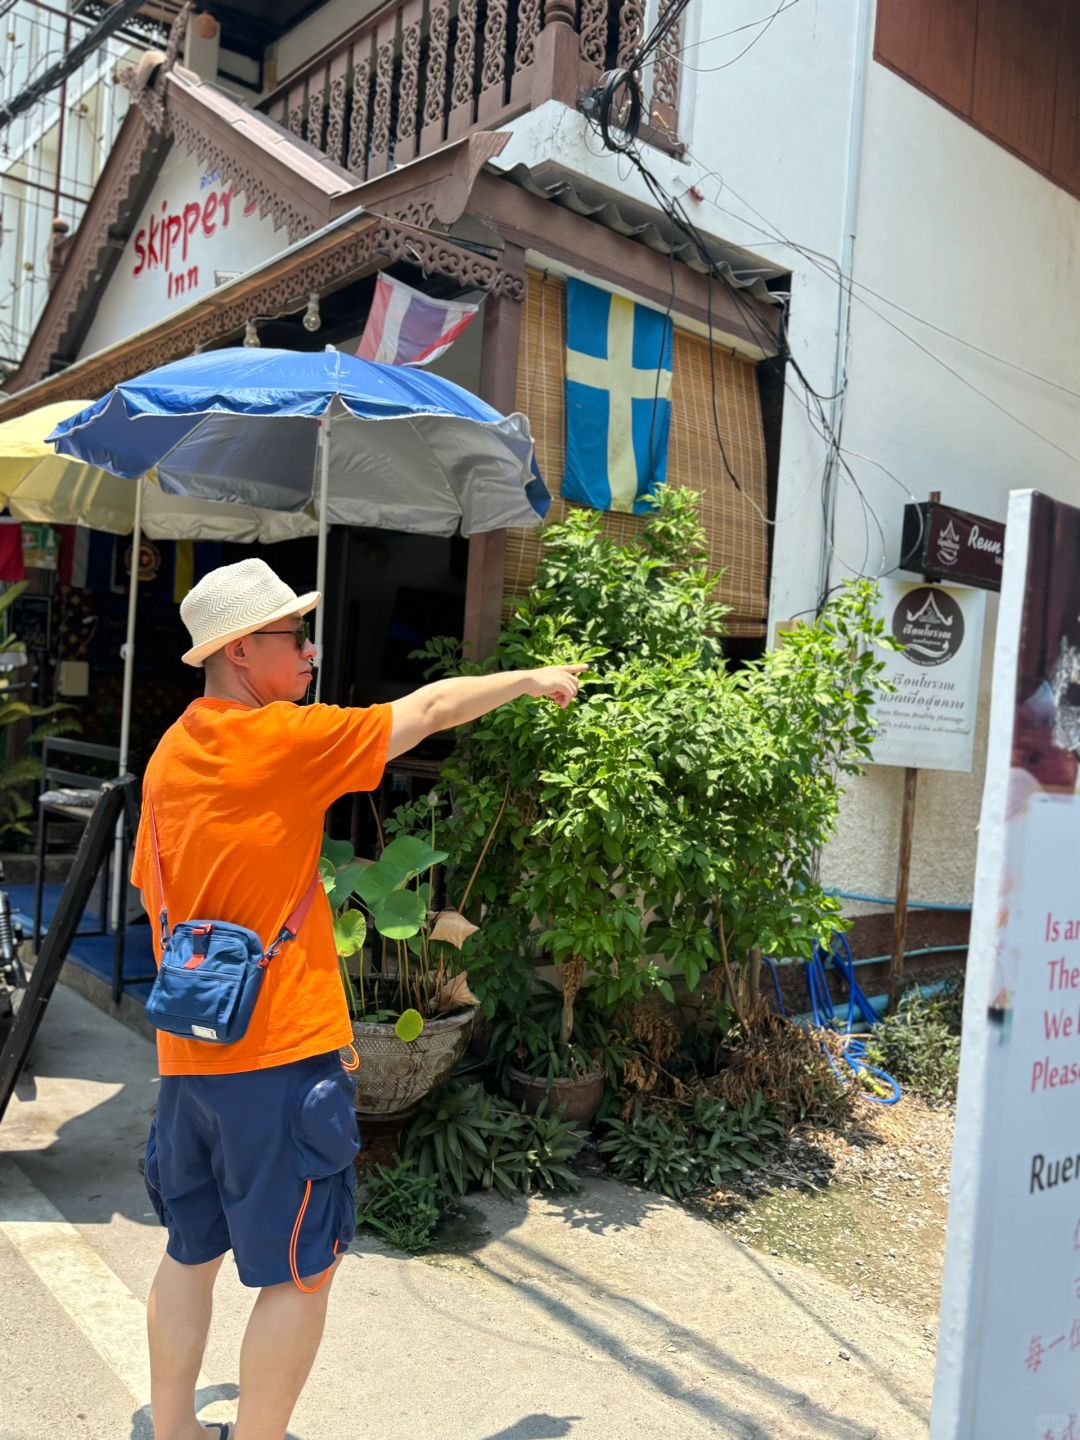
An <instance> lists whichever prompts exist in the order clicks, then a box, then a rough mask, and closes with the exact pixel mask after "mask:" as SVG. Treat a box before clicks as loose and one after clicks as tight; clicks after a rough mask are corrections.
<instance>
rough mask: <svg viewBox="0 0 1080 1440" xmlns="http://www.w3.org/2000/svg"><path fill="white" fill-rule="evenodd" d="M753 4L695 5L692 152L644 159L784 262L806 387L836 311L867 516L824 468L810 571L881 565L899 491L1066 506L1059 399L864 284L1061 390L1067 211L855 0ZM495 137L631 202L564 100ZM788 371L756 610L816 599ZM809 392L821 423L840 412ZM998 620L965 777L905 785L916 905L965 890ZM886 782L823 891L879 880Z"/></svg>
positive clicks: (828, 361)
mask: <svg viewBox="0 0 1080 1440" xmlns="http://www.w3.org/2000/svg"><path fill="white" fill-rule="evenodd" d="M771 8H772V7H769V6H765V7H762V6H760V4H758V3H756V0H732V3H730V4H729V5H726V6H725V7H724V16H723V23H722V24H719V23H716V22H715V21H714V19H713V16H714V13H715V11H714V8H713V7H712V6H708V5H698V6H692V7H691V9H690V11H689V12H688V19H687V29H686V31H685V33H684V37H683V41H684V44H685V45H687V46H690V47H692V48H690V49H687V50H686V51H684V58H685V60H686V61H687V63H688V65H690V64H692V65H693V66H694V67H696V68H695V69H694V70H690V69H689V68H687V69H685V70H684V72H683V75H682V85H683V103H682V107H681V123H680V134H681V135H682V137H683V138H684V139H685V140H686V141H687V144H688V151H687V154H686V156H685V157H683V158H682V159H681V160H678V159H673V158H671V157H668V156H665V155H664V154H662V153H661V152H659V151H648V150H647V151H646V152H645V154H646V159H647V163H648V164H649V166H650V168H651V169H652V170H653V172H654V173H655V174H656V175H657V177H658V178H659V179H660V180H661V181H662V183H663V184H664V185H665V186H666V187H667V188H668V189H669V190H670V191H672V192H673V193H675V194H678V195H679V196H681V197H682V198H683V199H684V202H685V204H686V206H687V208H688V210H689V211H690V213H691V215H692V216H693V218H694V219H695V221H696V223H697V224H698V225H699V226H700V227H701V228H702V230H703V231H705V232H706V233H708V234H710V235H712V236H714V237H717V238H719V239H722V240H725V241H727V242H729V243H731V244H734V245H738V246H741V247H743V248H744V249H746V250H748V251H752V252H756V253H757V254H758V255H760V256H761V257H762V258H763V259H767V260H768V261H769V262H771V263H775V264H777V265H779V266H781V267H784V268H787V269H789V270H790V271H791V274H792V281H791V323H790V331H789V340H790V344H791V350H792V353H793V355H794V357H795V359H796V360H797V361H798V363H799V365H800V366H801V368H802V370H803V372H804V374H805V376H806V378H807V379H808V380H809V382H810V384H811V385H813V387H814V388H815V389H816V390H817V391H819V392H820V394H821V395H822V396H828V395H830V394H831V393H832V391H833V390H834V388H835V375H836V364H837V333H838V325H839V324H840V322H843V323H844V325H845V326H849V329H848V341H847V353H846V367H847V377H848V380H847V393H846V398H845V401H844V404H843V409H842V415H843V431H842V437H843V445H844V449H845V452H846V457H847V459H848V462H849V464H850V465H851V467H852V469H853V470H854V472H855V476H856V478H857V480H858V484H859V487H860V488H861V490H862V491H863V494H864V495H865V497H866V507H865V509H864V506H863V503H862V502H861V501H860V500H859V498H858V495H857V492H856V490H855V487H854V485H853V484H852V483H851V481H850V480H848V479H846V478H841V480H840V482H839V495H838V500H837V506H836V522H835V537H834V551H833V554H832V555H831V557H830V558H829V567H828V579H829V582H830V583H832V584H835V583H837V582H838V581H839V580H841V579H843V578H845V577H847V576H849V575H851V574H855V573H870V574H877V573H880V572H881V571H883V570H889V569H890V568H891V567H893V566H895V564H896V563H897V561H898V559H899V551H900V529H901V524H902V516H903V507H904V503H905V501H907V500H909V499H910V498H912V497H913V496H914V497H916V498H918V499H925V498H926V497H927V495H928V494H929V492H930V491H931V490H940V491H941V493H942V498H943V499H944V500H945V501H946V502H948V503H952V504H955V505H958V506H960V507H962V508H965V509H969V510H972V511H975V512H977V513H981V514H985V515H989V516H992V517H996V518H1004V515H1005V509H1006V504H1007V497H1008V493H1009V490H1010V489H1013V488H1023V487H1027V486H1032V485H1034V486H1036V487H1037V488H1039V489H1042V490H1045V491H1047V492H1048V493H1050V494H1053V495H1055V496H1058V497H1060V498H1063V499H1069V500H1072V501H1073V502H1074V503H1077V504H1080V400H1078V399H1077V397H1076V395H1070V394H1066V393H1065V392H1064V391H1063V390H1061V389H1055V388H1054V387H1053V386H1052V385H1048V384H1046V383H1044V382H1043V381H1040V380H1036V379H1033V378H1031V377H1030V376H1026V375H1024V374H1022V373H1021V372H1020V371H1018V370H1016V369H1014V368H1010V366H1008V365H1005V364H1003V363H1001V361H1000V360H998V359H990V358H987V357H986V356H983V355H980V354H979V353H977V351H975V350H974V349H972V348H970V346H968V345H964V344H962V343H959V341H957V340H954V339H950V338H948V336H946V335H942V334H940V333H938V332H937V331H935V330H934V329H931V328H929V326H927V325H925V324H922V323H920V321H918V320H916V319H912V318H910V316H908V315H905V314H903V313H902V312H901V311H900V310H897V309H895V308H893V307H890V306H889V305H888V304H886V303H884V302H883V301H881V300H879V299H878V298H876V297H875V296H874V295H871V294H870V293H869V291H867V290H861V289H859V287H860V286H866V287H870V289H872V290H874V291H876V292H878V294H880V295H881V296H885V297H888V300H890V301H892V302H893V306H897V305H898V306H902V307H903V308H904V309H905V310H907V311H910V312H912V314H914V315H916V316H922V317H925V318H926V320H928V321H930V322H931V323H932V324H933V325H934V326H937V327H939V328H940V329H941V330H945V331H948V332H951V333H952V334H953V335H956V336H959V337H962V339H964V340H967V341H969V342H971V343H972V344H974V345H978V346H980V347H981V348H982V349H984V350H986V351H988V352H990V354H991V355H993V356H998V357H1003V358H1005V359H1007V360H1009V361H1011V362H1013V365H1019V366H1023V367H1026V368H1028V369H1030V370H1032V371H1035V372H1038V373H1039V374H1041V375H1043V376H1046V377H1048V378H1050V379H1052V380H1054V381H1056V382H1057V383H1058V385H1060V386H1065V387H1067V388H1068V389H1071V390H1073V391H1076V392H1080V346H1078V345H1077V344H1076V343H1075V336H1074V334H1073V328H1074V327H1073V326H1072V325H1071V323H1070V320H1069V317H1071V316H1073V315H1075V314H1076V313H1078V310H1080V202H1077V200H1075V199H1074V198H1073V197H1071V196H1070V195H1068V194H1067V193H1066V192H1064V191H1062V190H1060V189H1058V188H1057V187H1055V186H1053V185H1051V184H1050V183H1049V182H1048V181H1047V180H1045V179H1044V178H1043V177H1042V176H1040V175H1039V174H1038V173H1036V172H1035V171H1034V170H1032V169H1031V168H1030V167H1028V166H1025V165H1024V164H1022V163H1021V162H1020V161H1019V160H1017V159H1016V158H1015V157H1013V156H1012V155H1011V154H1009V152H1007V151H1006V150H1004V149H1002V148H1001V147H1000V146H998V145H995V144H994V143H993V142H992V141H990V140H989V139H987V138H986V137H984V136H982V135H980V134H979V133H978V132H977V131H976V130H974V129H973V128H972V127H971V126H968V125H966V124H965V123H964V122H963V121H961V120H960V119H958V118H957V117H956V116H954V115H952V114H951V113H950V112H949V111H947V110H946V109H944V107H942V106H940V105H938V104H936V103H935V102H934V101H933V100H931V99H930V98H929V97H927V96H926V95H924V94H923V93H922V92H921V91H918V90H917V89H915V88H914V87H913V86H911V85H909V84H907V83H906V82H905V81H903V80H902V79H900V78H899V77H898V76H896V75H894V74H893V73H892V72H890V71H888V70H886V69H885V68H884V67H882V66H880V65H878V64H877V63H876V62H874V61H873V60H872V37H873V19H874V16H873V0H867V3H865V4H864V3H862V0H804V3H800V4H798V5H795V6H792V7H790V8H789V9H786V10H784V11H782V12H781V13H780V14H779V15H777V17H776V19H775V21H774V22H773V23H772V24H771V25H770V26H768V27H767V28H766V27H764V26H763V25H754V24H753V22H755V21H759V20H761V19H762V17H763V14H764V15H765V16H766V17H767V14H768V12H769V10H770V9H771ZM743 27H750V28H743ZM720 31H724V32H730V33H725V34H722V35H721V34H719V32H720ZM755 36H756V37H757V39H756V42H755V43H754V45H753V47H752V48H751V49H750V50H748V51H746V53H745V54H740V52H741V51H743V50H744V48H745V46H746V45H747V43H748V41H750V40H752V39H754V37H755ZM702 39H707V43H701V44H698V43H695V42H697V41H699V40H702ZM514 130H515V135H514V139H513V141H512V143H511V145H510V146H509V147H508V149H507V151H506V152H505V153H504V156H503V157H502V161H501V163H503V164H507V165H511V164H514V163H516V162H517V161H519V160H521V161H524V162H525V163H528V164H539V163H541V162H542V161H543V160H544V159H547V158H555V159H557V160H558V161H559V163H560V164H562V165H564V166H567V167H569V168H570V169H572V170H575V171H577V172H579V173H580V174H582V175H584V176H591V177H593V178H594V179H595V180H597V181H598V182H600V183H602V184H604V185H606V186H608V187H610V188H611V189H613V190H616V191H621V192H622V193H624V194H627V195H629V196H633V197H634V198H635V199H641V200H646V199H647V196H646V192H645V191H644V189H643V187H642V185H641V182H640V179H639V177H638V176H637V175H636V174H635V173H634V172H633V171H632V170H630V169H629V167H628V166H627V165H626V164H625V162H622V161H619V160H617V159H616V158H615V157H613V156H610V155H605V154H603V153H602V152H601V150H600V146H599V142H598V141H597V139H596V138H595V136H593V135H592V134H591V132H589V131H588V129H587V127H585V126H584V124H583V122H582V121H581V119H580V117H578V116H576V115H574V114H573V113H571V112H568V111H567V110H565V109H564V108H563V107H558V106H549V107H544V109H542V110H540V111H538V112H536V113H534V114H532V115H529V116H526V117H523V118H522V120H520V121H518V122H516V123H515V126H514ZM691 190H696V191H697V192H698V195H699V196H700V198H697V197H696V196H695V195H693V194H691V193H690V192H691ZM785 238H786V239H787V240H789V241H794V242H795V243H796V244H797V245H798V246H799V247H800V249H801V251H802V253H799V251H798V250H795V249H793V248H792V247H791V246H790V245H787V244H785V243H783V242H784V239H785ZM849 260H850V262H851V271H852V273H853V275H854V279H855V282H856V288H855V290H854V298H853V299H852V301H851V305H850V317H845V316H844V315H843V306H842V303H841V289H840V285H839V284H838V281H837V278H836V272H837V266H838V265H840V264H841V263H847V261H849ZM870 305H872V306H874V307H875V308H877V309H879V310H881V311H882V313H883V315H885V316H886V317H887V318H888V320H891V321H892V322H893V324H894V325H898V326H899V327H900V328H901V329H902V330H905V331H908V332H909V333H910V335H911V336H912V337H913V339H914V341H917V342H918V344H916V343H913V340H912V339H908V338H906V337H905V336H903V335H901V334H899V333H897V330H896V329H894V328H892V327H891V326H890V324H889V323H887V322H886V320H884V319H881V318H879V317H878V316H877V315H875V314H874V313H873V312H872V310H871V309H870V308H869V306H870ZM919 345H921V346H923V347H924V348H925V350H929V351H932V352H933V353H934V354H935V355H937V356H939V357H940V359H941V360H942V361H944V362H945V364H946V365H948V366H949V367H951V368H952V370H954V371H956V372H958V375H959V376H960V377H963V378H957V376H954V375H952V374H950V373H949V371H948V370H947V369H945V368H944V367H943V365H942V364H940V363H938V361H937V360H935V359H933V358H931V356H929V355H927V354H925V353H924V351H923V350H920V349H919V348H918V347H919ZM965 379H966V380H968V381H970V382H971V383H972V384H974V385H976V386H978V387H979V389H981V390H984V391H986V392H987V395H988V396H989V397H990V399H989V400H988V399H984V398H982V397H981V396H979V395H977V394H975V393H974V392H973V391H972V390H971V389H970V388H968V387H967V386H966V385H965V383H964V380H965ZM789 384H790V389H789V393H788V394H787V396H786V397H785V407H784V417H783V436H782V446H781V459H780V477H779V493H778V498H777V517H778V523H777V529H776V537H775V548H774V563H773V577H772V593H771V610H770V615H771V621H772V622H773V624H776V623H778V622H781V621H783V620H785V619H787V618H790V617H792V616H794V615H798V614H801V613H805V612H806V611H808V610H812V609H813V607H814V605H815V602H816V600H817V596H818V590H819V584H820V579H821V567H822V545H823V526H822V520H821V477H822V472H823V467H824V463H825V455H826V446H825V442H824V440H823V439H822V437H821V435H820V434H819V433H817V431H816V429H815V425H814V423H813V422H812V420H811V419H810V418H809V417H808V415H807V412H806V408H805V392H804V391H803V388H802V386H801V384H800V382H799V381H798V379H797V378H796V376H795V375H794V374H793V373H791V369H790V367H789ZM991 401H996V402H997V404H998V405H1001V406H1004V407H1006V408H1007V409H1009V410H1011V411H1012V412H1013V414H1014V416H1015V417H1016V418H1010V417H1008V416H1005V415H1003V414H1001V413H1000V411H998V410H995V408H994V406H993V404H992V403H991ZM823 403H824V405H825V409H826V412H827V413H828V414H829V417H830V421H831V422H833V423H835V421H836V420H838V419H839V414H840V412H839V411H837V412H835V413H834V412H833V409H832V402H830V401H827V400H826V401H824V402H823ZM1025 427H1030V428H1025ZM1033 432H1034V433H1033ZM1040 437H1045V438H1040ZM1050 442H1052V443H1050ZM1055 444H1056V445H1057V446H1059V447H1061V449H1062V450H1064V451H1067V452H1071V455H1072V456H1074V457H1076V458H1075V459H1073V458H1069V456H1067V455H1065V454H1062V453H1060V450H1055V448H1054V445H1055ZM880 467H884V469H882V468H880ZM886 472H889V473H886ZM870 512H872V513H870ZM879 524H880V527H881V530H882V532H883V537H884V538H883V539H882V538H881V536H879V534H878V529H877V527H878V525H879ZM996 616H997V601H996V598H994V597H991V599H990V604H989V607H988V611H987V627H986V638H985V644H984V660H983V669H982V676H981V689H982V714H981V716H980V726H979V733H978V738H977V743H976V763H975V768H974V771H973V773H972V775H970V776H964V775H947V774H944V773H941V772H931V771H926V772H923V774H922V776H921V778H920V787H919V800H918V811H917V822H916V832H915V848H914V859H913V876H912V893H913V894H914V895H916V896H918V897H919V898H925V899H928V900H941V901H946V902H948V901H967V900H969V899H970V895H971V882H972V876H973V870H974V859H975V844H976V824H977V817H978V806H979V800H980V795H981V787H982V776H983V763H984V757H985V736H986V720H987V714H986V711H987V708H988V705H987V699H988V693H989V686H990V679H991V674H990V666H991V658H992V653H993V641H994V635H995V628H996ZM901 781H902V771H899V770H894V769H889V768H885V767H882V768H880V769H877V770H872V771H871V772H870V774H869V775H868V776H867V777H866V778H865V779H863V780H861V781H858V782H856V783H854V784H853V785H852V786H851V787H850V791H849V794H848V796H847V797H846V798H845V802H844V806H843V819H842V824H841V830H840V834H839V835H838V837H837V839H836V841H835V843H834V844H833V845H832V846H831V847H830V848H829V850H828V852H827V854H826V856H825V859H824V872H825V878H826V879H827V880H828V881H829V882H830V883H833V884H836V885H838V886H839V887H841V888H843V889H848V890H854V891H861V892H869V893H873V894H880V895H885V896H891V895H892V894H893V893H894V889H895V879H896V873H895V872H896V853H897V846H898V839H899V824H900V788H901Z"/></svg>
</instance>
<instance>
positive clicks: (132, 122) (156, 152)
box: [10, 108, 167, 389]
mask: <svg viewBox="0 0 1080 1440" xmlns="http://www.w3.org/2000/svg"><path fill="white" fill-rule="evenodd" d="M166 145H167V142H166V141H165V140H164V139H163V138H162V137H160V136H158V135H155V133H154V132H153V131H152V130H151V129H150V127H149V126H148V125H147V123H146V121H145V120H144V119H143V117H142V116H141V115H140V113H139V112H138V110H136V109H135V108H132V109H131V110H129V111H128V113H127V115H126V117H125V119H124V123H123V125H121V127H120V133H119V135H118V136H117V137H116V142H115V144H114V145H113V148H112V151H111V152H110V154H109V158H108V160H107V162H106V164H105V169H104V170H103V171H102V174H101V177H100V179H99V180H98V183H97V185H96V186H95V188H94V193H93V195H92V196H91V197H90V203H89V205H88V206H87V208H86V213H85V215H84V216H83V219H82V224H81V225H80V226H79V228H78V230H77V231H76V232H75V234H74V235H73V236H71V238H70V240H69V241H68V242H67V249H66V254H65V256H64V261H63V264H62V266H61V268H60V271H59V274H58V275H57V278H56V282H55V284H54V285H53V287H52V290H51V291H50V293H49V298H48V300H47V301H46V303H45V309H44V310H43V312H42V315H41V319H40V320H39V321H38V323H37V326H36V327H35V329H34V333H33V335H32V336H31V337H30V344H29V345H28V346H27V348H26V353H25V355H24V356H23V360H22V364H21V365H20V367H19V370H18V373H17V374H16V375H15V376H14V377H13V379H12V380H11V382H10V383H11V386H12V388H13V389H21V388H22V387H23V386H25V385H30V384H33V383H34V381H36V380H40V379H41V377H42V376H43V375H44V374H46V372H47V371H48V369H49V366H50V365H51V363H52V358H53V356H54V355H55V354H56V352H57V351H58V350H59V349H60V347H61V345H62V344H63V341H64V339H65V336H66V335H67V331H68V327H69V326H70V324H71V321H72V318H73V316H74V314H75V311H76V309H77V307H78V304H79V301H80V299H81V298H82V295H83V293H84V291H85V290H86V289H87V288H88V287H89V286H90V285H91V284H92V283H93V282H94V280H95V279H97V278H98V277H99V276H100V275H101V274H102V272H103V269H107V268H109V267H108V265H107V263H106V262H107V258H108V250H109V249H110V248H113V249H115V250H117V251H119V250H120V249H121V248H122V247H123V245H124V243H126V236H125V237H124V239H120V236H119V233H118V232H119V231H120V230H121V228H122V227H121V217H122V215H123V213H124V212H125V210H127V209H129V208H135V207H133V205H132V198H133V191H136V190H138V189H139V188H141V187H140V186H139V183H138V182H139V181H140V180H145V179H146V175H147V171H148V170H149V169H150V168H151V167H153V168H155V169H156V164H157V162H158V161H159V160H160V156H161V153H163V151H164V149H165V148H166Z"/></svg>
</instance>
